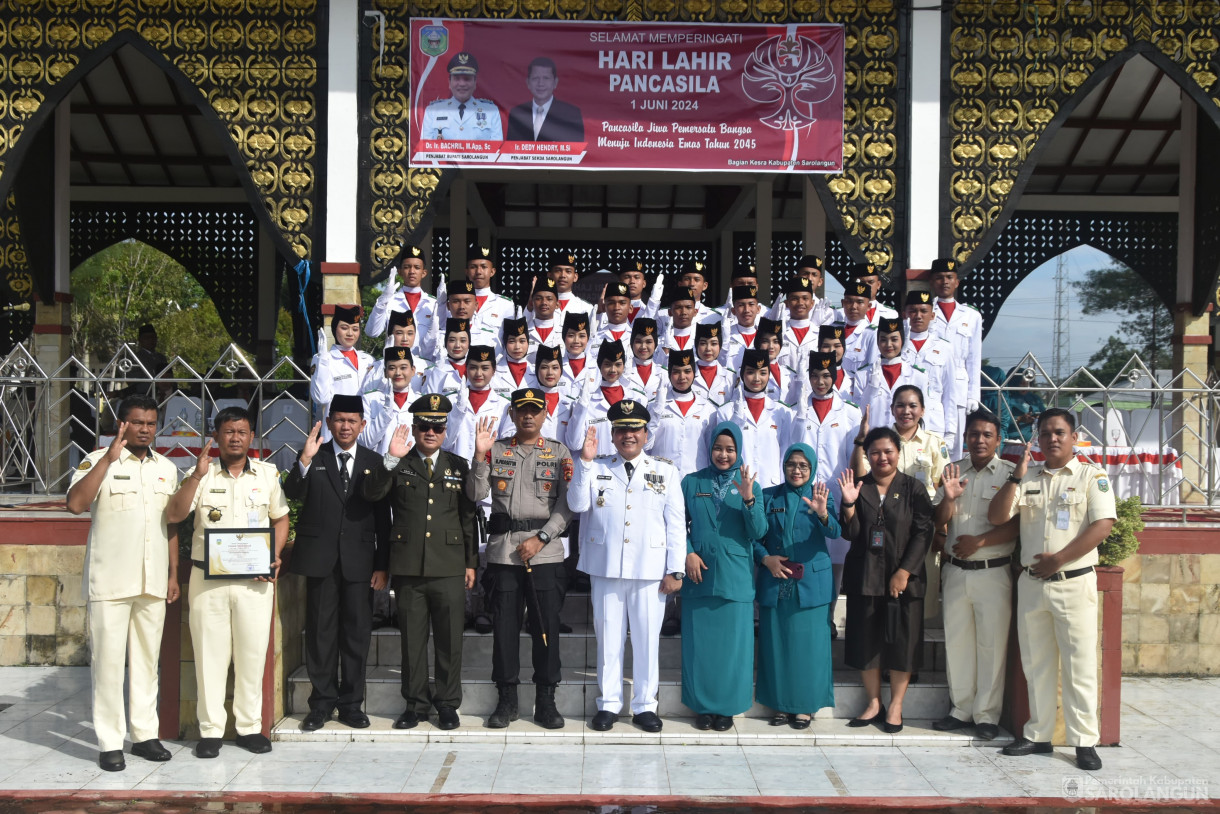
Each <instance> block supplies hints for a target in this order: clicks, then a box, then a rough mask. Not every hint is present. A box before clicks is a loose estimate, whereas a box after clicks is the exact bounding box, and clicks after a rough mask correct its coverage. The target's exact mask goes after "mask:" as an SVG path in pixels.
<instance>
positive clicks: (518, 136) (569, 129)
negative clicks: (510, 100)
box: [506, 57, 585, 141]
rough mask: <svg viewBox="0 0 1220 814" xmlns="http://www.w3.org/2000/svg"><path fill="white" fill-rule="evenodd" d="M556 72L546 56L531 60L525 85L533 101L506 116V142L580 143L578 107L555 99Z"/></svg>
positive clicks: (581, 128) (582, 126)
mask: <svg viewBox="0 0 1220 814" xmlns="http://www.w3.org/2000/svg"><path fill="white" fill-rule="evenodd" d="M558 85H559V70H558V69H557V68H556V67H555V61H554V60H553V59H551V58H550V57H535V58H534V59H533V61H531V62H530V65H529V70H528V71H527V72H526V79H525V86H526V87H527V88H529V91H530V96H532V97H533V98H532V99H531V100H530V101H528V102H526V103H525V104H523V105H517V106H516V107H514V108H513V109H512V110H511V111H509V114H508V136H507V137H506V138H507V140H508V141H584V140H585V122H584V119H583V118H582V117H581V114H580V108H578V107H577V106H576V105H573V104H570V103H568V102H564V101H561V100H559V99H556V98H555V88H556V87H557V86H558Z"/></svg>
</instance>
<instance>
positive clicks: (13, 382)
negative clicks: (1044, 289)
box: [0, 345, 1220, 507]
mask: <svg viewBox="0 0 1220 814" xmlns="http://www.w3.org/2000/svg"><path fill="white" fill-rule="evenodd" d="M1001 378H1002V381H996V380H994V379H993V378H992V377H990V376H987V375H986V374H984V375H983V378H982V392H983V401H984V403H985V404H986V405H987V406H989V407H991V408H992V409H993V410H994V411H995V412H996V413H997V415H999V416H1000V417H1001V420H1002V421H1003V423H1004V427H1003V428H1002V429H1003V431H1004V437H1005V439H1006V443H1007V444H1008V446H1007V448H1006V449H1007V452H1008V454H1009V455H1010V456H1011V455H1013V454H1014V453H1018V452H1019V447H1018V446H1017V445H1019V444H1021V443H1024V442H1025V441H1028V440H1030V439H1031V436H1033V434H1034V431H1033V425H1034V419H1035V418H1036V416H1037V413H1038V412H1039V411H1041V410H1042V409H1045V408H1046V407H1050V406H1059V407H1065V408H1067V409H1070V410H1072V411H1073V412H1075V413H1076V415H1077V417H1078V422H1079V425H1080V429H1081V437H1082V440H1084V441H1086V442H1087V443H1088V445H1089V446H1088V448H1087V449H1086V450H1083V451H1084V452H1086V454H1088V455H1090V456H1092V457H1093V458H1094V459H1097V460H1100V461H1102V462H1103V463H1107V464H1109V465H1108V466H1107V468H1108V469H1110V470H1111V472H1112V474H1115V473H1117V474H1115V480H1116V481H1118V480H1119V479H1120V478H1121V479H1122V482H1116V484H1115V487H1116V489H1115V490H1116V492H1118V493H1119V494H1124V493H1125V494H1138V495H1139V496H1140V497H1141V498H1142V500H1143V502H1144V503H1145V504H1149V505H1162V506H1175V505H1190V506H1196V507H1197V506H1202V505H1206V506H1216V507H1220V465H1218V464H1220V461H1217V452H1216V440H1217V432H1218V431H1220V425H1218V424H1217V422H1218V421H1220V387H1217V386H1216V383H1215V382H1209V381H1204V380H1203V379H1200V378H1199V377H1198V376H1197V375H1195V374H1194V373H1193V372H1191V371H1182V372H1180V373H1177V374H1176V375H1173V376H1171V377H1162V378H1166V379H1167V380H1165V381H1158V378H1157V377H1156V376H1154V375H1153V373H1152V372H1151V371H1150V370H1149V369H1148V367H1147V366H1146V365H1145V364H1144V362H1143V361H1142V360H1141V359H1140V358H1139V357H1138V356H1133V357H1132V358H1131V360H1130V361H1129V362H1128V363H1127V365H1126V366H1125V367H1124V368H1123V369H1122V371H1120V373H1119V374H1118V375H1117V376H1115V377H1114V379H1113V380H1112V381H1110V382H1108V383H1107V382H1101V381H1099V380H1098V379H1097V378H1096V377H1095V376H1093V375H1092V374H1091V373H1089V371H1088V370H1086V369H1085V368H1083V367H1082V368H1078V369H1077V370H1075V371H1074V372H1072V373H1071V374H1070V375H1069V376H1067V377H1066V378H1063V379H1061V380H1058V381H1056V379H1055V378H1054V377H1053V376H1051V375H1050V374H1049V373H1047V371H1046V369H1045V368H1044V367H1043V365H1042V364H1041V363H1040V362H1039V361H1038V359H1037V358H1036V357H1035V356H1034V355H1033V354H1027V355H1026V356H1025V357H1024V358H1023V359H1022V360H1021V362H1020V363H1018V364H1017V365H1016V366H1015V367H1014V368H1013V369H1012V370H1011V371H1010V372H1009V373H1008V375H1007V377H1006V378H1004V377H1001ZM136 390H141V391H143V392H149V393H152V394H155V397H156V399H157V402H158V404H159V405H160V413H161V429H160V431H159V432H158V440H157V444H158V449H159V450H160V451H162V452H163V453H165V454H167V455H170V456H171V457H172V458H173V459H174V460H175V461H176V462H177V463H178V465H179V468H180V469H183V470H186V469H188V468H189V467H190V466H191V465H193V462H194V460H195V457H196V455H197V454H198V450H199V447H200V445H201V443H202V438H203V437H204V436H206V435H207V434H208V433H209V432H210V431H211V426H210V419H211V417H212V416H213V415H214V414H215V413H216V412H217V411H219V410H220V409H221V408H223V407H225V406H228V405H229V404H241V405H243V406H246V407H247V408H248V409H250V410H251V413H252V414H253V416H254V418H255V427H254V430H255V434H256V439H255V441H254V442H253V444H252V448H253V449H254V450H256V452H257V454H259V455H262V456H264V457H266V458H268V459H269V460H271V461H272V462H274V463H275V464H276V465H277V466H278V467H280V468H285V467H287V466H288V465H290V464H291V462H292V461H293V460H294V459H295V457H296V455H297V452H298V451H299V450H300V448H301V444H302V442H303V441H304V439H305V437H306V436H307V435H308V433H309V429H310V427H311V426H312V422H313V418H312V408H311V404H310V400H309V376H308V374H307V373H306V372H305V371H303V370H301V369H300V368H299V367H297V365H295V364H294V363H293V361H292V360H291V359H289V358H284V359H281V360H280V361H279V362H278V363H276V364H275V365H274V366H273V367H272V368H271V369H270V370H269V371H267V372H266V373H259V371H258V369H257V367H256V366H255V365H254V364H252V363H251V361H250V360H249V359H248V358H247V357H246V355H245V354H244V353H243V352H242V350H241V349H240V348H238V347H237V346H236V345H230V346H229V347H228V348H226V349H225V351H224V352H223V353H222V354H221V356H220V358H219V359H217V361H216V362H215V363H214V364H213V365H212V366H211V367H210V368H208V370H207V371H205V372H202V373H201V372H198V371H196V370H195V369H193V368H192V367H191V366H190V365H189V364H188V363H186V362H185V361H184V360H182V359H180V358H175V359H173V360H171V361H170V362H169V364H168V365H167V366H166V367H165V368H164V369H163V370H158V371H151V370H148V369H147V368H146V367H145V365H144V364H143V363H142V362H141V360H140V355H139V353H138V351H137V349H136V348H135V347H134V346H131V345H125V346H123V347H122V348H121V349H120V350H119V351H118V353H116V354H115V356H114V358H112V359H111V360H110V361H109V362H107V363H106V364H105V365H104V366H102V368H101V370H100V371H98V372H96V373H94V372H92V371H90V370H89V369H88V367H87V366H86V365H84V364H82V363H81V362H80V361H79V360H77V359H75V358H69V359H68V360H67V361H65V362H63V363H62V364H60V365H59V366H58V367H56V368H55V369H54V370H51V371H47V370H44V369H43V367H42V366H40V365H39V363H38V361H37V360H36V359H35V357H34V355H33V354H32V353H31V352H30V350H29V349H28V348H26V347H25V346H24V345H19V346H17V347H16V348H14V349H13V350H12V352H10V353H9V355H8V356H7V357H5V358H4V359H3V360H0V431H2V434H0V491H3V492H26V493H30V494H63V493H64V492H66V491H67V487H68V482H69V479H70V477H71V473H72V470H73V468H74V467H75V466H76V465H77V464H78V463H79V462H80V460H81V458H83V457H84V456H85V455H86V454H88V453H89V452H90V451H91V450H93V449H95V448H97V447H98V446H101V445H102V443H103V442H107V443H108V442H109V438H110V437H111V434H112V433H113V432H114V427H115V424H116V422H115V415H114V410H115V408H116V407H117V406H118V402H119V401H120V399H121V397H122V396H123V395H125V394H126V393H129V392H133V391H136Z"/></svg>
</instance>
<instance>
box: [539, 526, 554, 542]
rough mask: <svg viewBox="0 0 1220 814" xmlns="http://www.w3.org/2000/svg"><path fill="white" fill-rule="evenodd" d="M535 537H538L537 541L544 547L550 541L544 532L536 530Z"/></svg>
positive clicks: (549, 537) (549, 536)
mask: <svg viewBox="0 0 1220 814" xmlns="http://www.w3.org/2000/svg"><path fill="white" fill-rule="evenodd" d="M537 536H538V539H539V540H541V541H542V544H543V545H546V544H547V543H549V542H550V541H551V535H549V534H547V533H546V532H545V531H542V530H541V529H539V530H538V535H537Z"/></svg>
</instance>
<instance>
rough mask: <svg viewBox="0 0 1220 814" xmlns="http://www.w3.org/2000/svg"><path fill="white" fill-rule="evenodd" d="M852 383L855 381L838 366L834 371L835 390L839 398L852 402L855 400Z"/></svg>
mask: <svg viewBox="0 0 1220 814" xmlns="http://www.w3.org/2000/svg"><path fill="white" fill-rule="evenodd" d="M854 384H855V382H853V381H852V378H851V376H849V375H847V373H845V372H844V371H843V368H839V371H838V372H837V373H835V392H836V393H838V394H839V398H841V399H844V400H845V401H850V402H852V403H853V404H854V403H855V401H856V394H855V390H854V387H853V385H854Z"/></svg>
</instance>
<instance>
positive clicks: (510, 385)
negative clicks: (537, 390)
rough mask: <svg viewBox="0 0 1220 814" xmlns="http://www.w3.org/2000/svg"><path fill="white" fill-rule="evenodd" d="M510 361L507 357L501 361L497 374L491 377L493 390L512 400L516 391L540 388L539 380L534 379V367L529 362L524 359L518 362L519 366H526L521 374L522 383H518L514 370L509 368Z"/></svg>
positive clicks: (497, 367)
mask: <svg viewBox="0 0 1220 814" xmlns="http://www.w3.org/2000/svg"><path fill="white" fill-rule="evenodd" d="M508 361H509V360H508V359H507V357H506V358H504V359H501V360H500V364H499V365H497V366H496V373H495V375H494V376H492V377H491V389H492V390H495V391H496V393H498V394H499V395H501V396H503V397H504V398H506V399H511V398H512V395H513V391H514V390H520V389H522V388H525V387H537V386H538V380H537V379H536V378H534V366H533V365H532V364H530V362H529V361H527V360H525V359H523V360H521V362H517V364H522V363H524V364H525V369H524V370H523V371H522V373H521V381H517V377H516V376H515V375H514V373H513V371H512V368H510V367H509V366H508ZM513 361H516V360H515V359H514V360H513Z"/></svg>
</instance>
